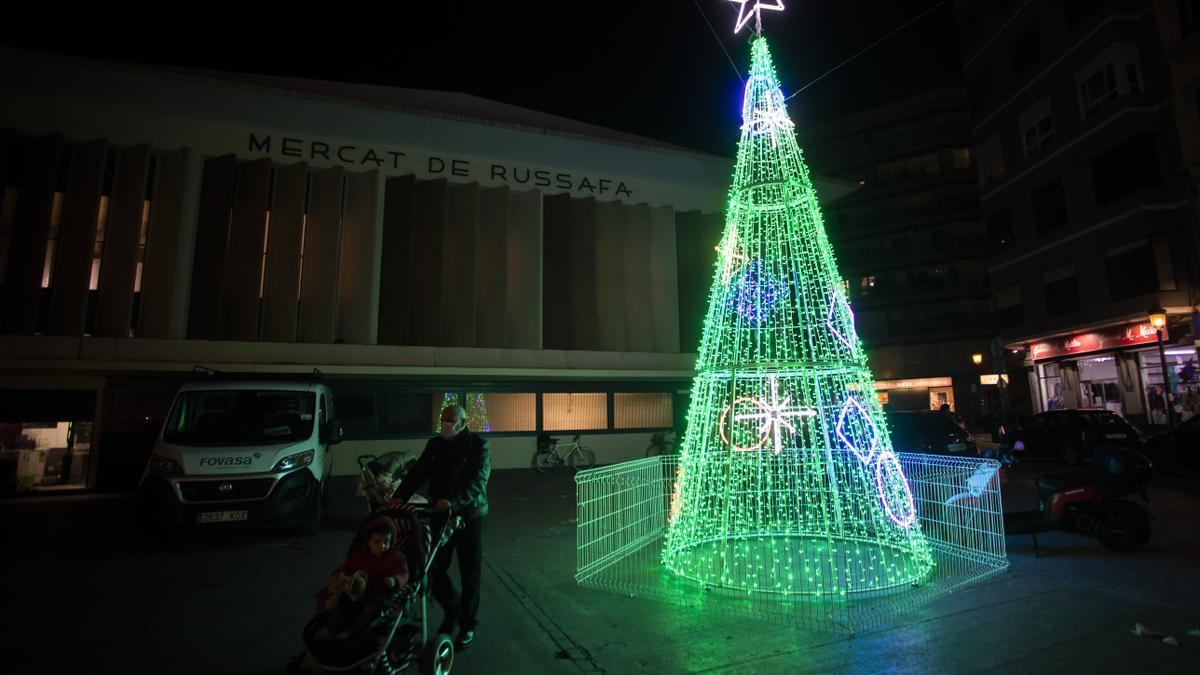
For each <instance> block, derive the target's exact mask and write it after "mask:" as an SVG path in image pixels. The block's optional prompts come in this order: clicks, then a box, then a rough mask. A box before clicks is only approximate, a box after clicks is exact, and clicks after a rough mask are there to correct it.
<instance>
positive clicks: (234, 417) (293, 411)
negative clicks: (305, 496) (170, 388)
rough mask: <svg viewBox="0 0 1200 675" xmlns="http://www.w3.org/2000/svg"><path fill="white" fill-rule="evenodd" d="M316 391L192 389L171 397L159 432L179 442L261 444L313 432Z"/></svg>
mask: <svg viewBox="0 0 1200 675" xmlns="http://www.w3.org/2000/svg"><path fill="white" fill-rule="evenodd" d="M315 400H316V395H315V394H313V393H312V392H308V391H284V390H253V389H234V390H228V391H223V390H196V391H187V392H184V393H182V394H180V395H179V397H178V398H176V399H175V406H174V408H172V409H171V416H170V417H169V418H168V419H167V426H166V429H165V430H164V433H163V440H164V441H166V442H167V443H178V444H180V445H262V444H265V443H288V442H294V441H302V440H305V439H307V438H309V437H310V436H312V430H313V408H314V405H315Z"/></svg>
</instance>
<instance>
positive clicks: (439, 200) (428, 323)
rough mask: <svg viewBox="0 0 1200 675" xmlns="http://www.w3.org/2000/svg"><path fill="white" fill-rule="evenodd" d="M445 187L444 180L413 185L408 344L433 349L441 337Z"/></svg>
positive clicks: (446, 188)
mask: <svg viewBox="0 0 1200 675" xmlns="http://www.w3.org/2000/svg"><path fill="white" fill-rule="evenodd" d="M447 194H448V186H447V185H446V181H445V180H444V179H438V180H431V181H423V182H420V183H417V205H416V219H415V225H416V227H415V229H414V230H413V247H412V252H411V253H412V255H411V259H410V260H411V263H410V264H411V265H412V280H413V281H412V344H414V345H425V346H437V345H438V344H439V343H440V341H441V333H442V294H443V289H442V266H443V259H442V255H443V254H444V252H445V249H444V241H445V239H444V237H445V231H446V199H447Z"/></svg>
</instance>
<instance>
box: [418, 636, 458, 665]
mask: <svg viewBox="0 0 1200 675" xmlns="http://www.w3.org/2000/svg"><path fill="white" fill-rule="evenodd" d="M453 666H454V641H453V640H451V639H450V636H449V635H446V634H445V633H439V634H438V635H437V636H436V637H434V638H433V639H432V640H430V641H429V644H427V645H425V650H424V651H423V652H422V653H421V673H422V675H447V673H449V672H450V669H451V668H452V667H453Z"/></svg>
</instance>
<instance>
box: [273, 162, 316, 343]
mask: <svg viewBox="0 0 1200 675" xmlns="http://www.w3.org/2000/svg"><path fill="white" fill-rule="evenodd" d="M307 192H308V165H307V164H305V163H304V162H298V163H296V164H290V165H288V166H283V167H280V168H278V169H277V170H276V171H275V195H274V197H272V199H271V226H270V229H269V230H268V232H267V260H266V269H265V270H264V276H263V297H262V339H263V340H265V341H267V342H295V341H296V323H297V315H298V312H299V301H298V296H299V292H300V246H301V239H302V237H303V233H304V209H305V206H306V205H305V203H304V199H305V196H306V194H307Z"/></svg>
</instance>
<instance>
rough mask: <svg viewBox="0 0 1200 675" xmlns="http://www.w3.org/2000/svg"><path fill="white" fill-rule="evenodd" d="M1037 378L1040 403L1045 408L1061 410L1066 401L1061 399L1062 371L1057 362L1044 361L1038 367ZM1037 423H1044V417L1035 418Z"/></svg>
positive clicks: (1045, 421)
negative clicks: (1040, 395) (1039, 385)
mask: <svg viewBox="0 0 1200 675" xmlns="http://www.w3.org/2000/svg"><path fill="white" fill-rule="evenodd" d="M1038 370H1039V371H1040V373H1039V378H1038V379H1040V380H1041V385H1042V386H1041V388H1042V405H1044V406H1045V407H1046V410H1062V409H1063V408H1065V407H1066V401H1065V400H1064V399H1063V384H1062V373H1061V372H1060V371H1059V369H1058V364H1057V363H1046V364H1043V365H1041V366H1039V367H1038ZM1036 422H1037V423H1039V424H1046V423H1047V420H1046V419H1038V420H1036Z"/></svg>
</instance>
